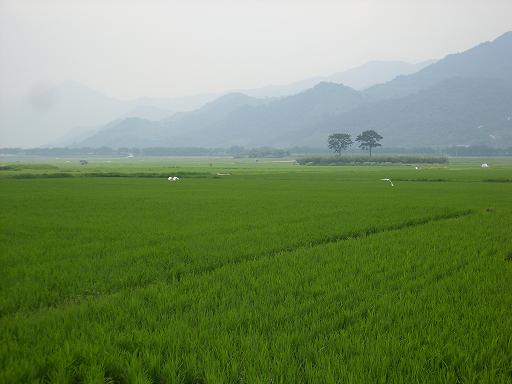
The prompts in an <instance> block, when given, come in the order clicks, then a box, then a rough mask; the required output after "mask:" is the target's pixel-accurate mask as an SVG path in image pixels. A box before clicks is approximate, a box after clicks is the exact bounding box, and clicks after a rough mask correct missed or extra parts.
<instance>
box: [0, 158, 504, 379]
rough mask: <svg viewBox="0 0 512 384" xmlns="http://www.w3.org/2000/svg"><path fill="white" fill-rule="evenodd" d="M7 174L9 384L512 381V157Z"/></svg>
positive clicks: (229, 162) (2, 319)
mask: <svg viewBox="0 0 512 384" xmlns="http://www.w3.org/2000/svg"><path fill="white" fill-rule="evenodd" d="M482 162H488V163H489V164H490V168H487V169H482V168H481V167H480V163H482ZM0 165H1V166H0V204H1V209H0V383H388V382H393V383H395V382H396V383H424V382H425V383H427V382H428V383H512V160H510V159H506V158H502V159H455V160H454V159H450V162H449V163H448V164H442V165H431V164H428V165H420V166H419V167H418V168H419V169H416V168H415V166H414V165H412V166H411V165H386V166H304V165H297V164H295V163H294V162H292V161H289V160H286V159H285V160H282V159H280V160H271V159H265V160H259V161H256V160H254V159H230V158H183V159H177V158H158V159H151V158H133V159H108V158H105V159H103V158H93V159H90V160H89V164H88V165H86V166H80V165H78V159H44V158H40V159H38V158H34V159H18V161H14V160H10V161H2V162H1V164H0ZM219 174H220V175H219ZM172 175H177V176H180V178H181V180H180V181H177V182H169V181H168V180H167V176H172ZM382 178H390V179H391V180H392V181H393V183H394V187H392V186H391V185H390V183H388V182H387V181H382V180H380V179H382Z"/></svg>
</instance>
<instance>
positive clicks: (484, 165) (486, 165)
mask: <svg viewBox="0 0 512 384" xmlns="http://www.w3.org/2000/svg"><path fill="white" fill-rule="evenodd" d="M481 167H482V168H489V164H487V163H483V164H482V165H481Z"/></svg>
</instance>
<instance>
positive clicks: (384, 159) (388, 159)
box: [297, 156, 448, 165]
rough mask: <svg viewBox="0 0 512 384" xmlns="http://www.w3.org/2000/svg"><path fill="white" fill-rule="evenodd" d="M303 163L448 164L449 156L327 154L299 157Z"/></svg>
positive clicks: (300, 162) (299, 161) (299, 160)
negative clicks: (323, 155)
mask: <svg viewBox="0 0 512 384" xmlns="http://www.w3.org/2000/svg"><path fill="white" fill-rule="evenodd" d="M297 162H298V163H299V164H301V165H352V164H446V163H448V158H446V157H440V156H427V157H423V156H372V157H369V156H325V157H303V158H299V159H297Z"/></svg>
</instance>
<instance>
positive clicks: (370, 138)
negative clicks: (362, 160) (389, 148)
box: [356, 130, 382, 157]
mask: <svg viewBox="0 0 512 384" xmlns="http://www.w3.org/2000/svg"><path fill="white" fill-rule="evenodd" d="M381 139H382V136H381V135H379V134H378V133H377V132H375V131H373V130H369V131H364V132H363V133H361V134H360V135H359V136H357V137H356V141H357V142H359V143H360V144H359V148H361V149H369V150H370V157H372V148H375V147H380V146H382V144H379V143H378V141H379V140H381Z"/></svg>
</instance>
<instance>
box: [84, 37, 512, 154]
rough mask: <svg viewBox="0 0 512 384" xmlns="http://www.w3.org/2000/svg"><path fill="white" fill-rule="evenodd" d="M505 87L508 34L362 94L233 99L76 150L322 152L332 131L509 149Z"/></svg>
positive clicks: (412, 142) (100, 137)
mask: <svg viewBox="0 0 512 384" xmlns="http://www.w3.org/2000/svg"><path fill="white" fill-rule="evenodd" d="M509 59H510V60H509ZM510 84H512V33H510V32H509V33H506V34H504V35H502V36H500V37H499V38H497V39H496V40H494V41H492V42H487V43H483V44H480V45H478V46H476V47H474V48H471V49H469V50H467V51H464V52H462V53H457V54H453V55H448V56H446V57H445V58H444V59H441V60H439V61H437V62H435V63H432V64H430V65H429V66H427V67H425V68H423V69H421V70H420V71H418V72H416V73H413V74H409V75H404V76H399V77H397V78H394V79H393V80H391V81H389V82H387V83H384V84H381V85H376V86H373V87H370V88H368V89H366V90H363V91H357V90H355V89H352V88H350V87H347V86H344V85H340V84H335V83H328V82H321V83H319V84H317V85H315V86H314V87H312V88H310V89H307V90H305V91H302V92H300V93H298V94H296V95H291V96H284V97H274V98H266V99H259V98H255V97H251V96H249V95H244V94H241V93H232V94H228V95H224V96H222V97H221V98H219V99H217V100H215V101H212V102H210V103H208V104H206V105H204V106H203V107H202V108H199V109H197V110H195V111H192V112H185V113H178V114H176V115H174V116H172V117H170V118H167V119H163V120H160V121H158V122H154V121H149V120H143V119H142V120H137V123H136V124H135V123H134V122H133V121H127V122H126V124H125V121H124V120H120V121H117V122H116V124H115V126H114V127H112V126H110V127H105V128H104V129H102V130H100V131H98V132H96V133H95V134H94V135H92V136H91V137H90V138H88V139H87V140H84V141H83V142H81V143H80V145H83V146H101V145H108V146H112V147H119V146H139V147H144V146H169V147H179V146H198V147H199V146H203V147H208V146H211V147H229V146H232V145H243V146H247V147H251V146H263V145H271V146H281V147H289V146H294V145H310V146H319V145H320V146H323V145H325V140H326V138H327V136H328V135H329V134H330V133H333V132H349V133H353V134H357V133H359V132H361V131H363V130H365V129H374V130H376V131H378V132H379V133H381V134H382V135H383V136H384V138H385V139H384V141H383V142H384V143H385V144H386V145H391V146H405V147H407V146H427V145H432V146H449V145H458V144H487V145H488V144H493V145H511V144H512V136H511V135H510V130H512V127H511V124H512V123H511V121H510V120H509V119H507V118H508V117H509V116H510V115H511V114H512V101H511V100H512V99H511V98H510V94H511V89H512V87H511V85H510ZM476 127H480V128H478V129H477V128H476Z"/></svg>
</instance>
